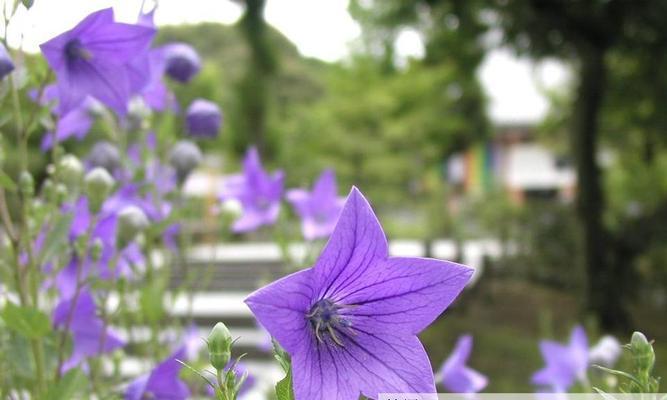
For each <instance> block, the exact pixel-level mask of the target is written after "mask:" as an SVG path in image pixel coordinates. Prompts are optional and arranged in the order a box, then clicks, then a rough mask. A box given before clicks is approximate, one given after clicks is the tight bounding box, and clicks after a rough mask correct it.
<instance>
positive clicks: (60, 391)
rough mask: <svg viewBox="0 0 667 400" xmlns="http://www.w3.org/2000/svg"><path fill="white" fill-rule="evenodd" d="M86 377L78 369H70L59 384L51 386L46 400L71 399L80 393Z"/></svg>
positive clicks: (84, 385)
mask: <svg viewBox="0 0 667 400" xmlns="http://www.w3.org/2000/svg"><path fill="white" fill-rule="evenodd" d="M87 382H88V379H87V378H86V375H85V374H84V373H83V372H82V371H81V370H80V369H79V368H76V369H71V370H69V371H67V373H66V374H65V375H63V377H62V378H61V379H60V382H58V384H56V385H55V386H52V387H51V388H50V389H49V391H48V392H47V394H46V398H47V400H60V399H73V398H75V395H76V394H78V393H81V392H82V391H83V390H84V389H85V388H86V385H87Z"/></svg>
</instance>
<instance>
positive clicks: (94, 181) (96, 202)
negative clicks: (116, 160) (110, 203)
mask: <svg viewBox="0 0 667 400" xmlns="http://www.w3.org/2000/svg"><path fill="white" fill-rule="evenodd" d="M115 183H116V182H115V181H114V179H113V178H112V177H111V175H109V172H107V170H106V169H104V168H102V167H96V168H93V169H92V170H91V171H90V172H88V173H87V174H86V177H85V178H84V184H85V191H86V195H87V196H88V201H89V202H90V208H91V210H92V211H93V212H94V213H97V212H98V211H99V210H100V208H101V207H102V203H104V200H106V198H107V196H108V195H109V193H110V192H111V189H112V188H113V186H114V185H115Z"/></svg>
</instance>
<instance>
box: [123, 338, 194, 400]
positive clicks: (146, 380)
mask: <svg viewBox="0 0 667 400" xmlns="http://www.w3.org/2000/svg"><path fill="white" fill-rule="evenodd" d="M184 359H185V350H184V349H180V350H178V351H177V352H175V353H174V354H172V355H171V356H169V357H168V358H167V359H166V360H164V361H162V362H161V363H160V364H158V365H157V366H156V367H155V369H153V370H152V371H151V372H150V373H149V374H146V375H142V376H140V377H138V378H137V379H135V380H134V381H132V383H130V385H129V386H128V387H127V390H126V391H125V399H126V400H142V399H170V400H181V399H183V400H185V399H187V398H188V397H189V396H190V389H188V386H187V385H186V384H185V382H183V381H182V380H181V379H180V378H179V375H180V373H181V368H183V365H181V364H180V363H179V362H178V361H176V360H184Z"/></svg>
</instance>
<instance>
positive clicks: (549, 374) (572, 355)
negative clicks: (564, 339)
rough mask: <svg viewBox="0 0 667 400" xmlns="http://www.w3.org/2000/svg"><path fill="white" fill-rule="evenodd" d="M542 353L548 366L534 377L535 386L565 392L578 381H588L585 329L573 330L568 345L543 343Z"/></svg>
mask: <svg viewBox="0 0 667 400" xmlns="http://www.w3.org/2000/svg"><path fill="white" fill-rule="evenodd" d="M540 352H541V353H542V357H543V358H544V363H545V364H546V365H545V367H544V368H542V369H541V370H539V371H537V372H536V373H535V374H534V375H533V378H532V382H533V384H535V385H538V386H541V387H548V388H550V389H551V390H553V391H554V392H565V391H567V390H568V389H569V388H570V387H571V386H572V385H574V384H575V383H576V382H577V381H585V380H586V370H587V369H588V338H587V337H586V331H584V328H583V327H581V326H576V327H575V328H574V329H573V330H572V334H571V335H570V342H569V343H567V344H561V343H558V342H554V341H551V340H543V341H541V342H540Z"/></svg>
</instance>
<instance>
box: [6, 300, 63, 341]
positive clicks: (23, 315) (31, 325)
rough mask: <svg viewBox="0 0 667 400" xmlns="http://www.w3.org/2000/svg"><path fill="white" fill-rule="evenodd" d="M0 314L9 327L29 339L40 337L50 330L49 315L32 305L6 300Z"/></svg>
mask: <svg viewBox="0 0 667 400" xmlns="http://www.w3.org/2000/svg"><path fill="white" fill-rule="evenodd" d="M1 316H2V319H4V320H5V323H6V324H7V327H8V328H9V329H11V330H13V331H15V332H16V333H18V334H19V335H21V336H24V337H26V338H29V339H37V338H40V337H42V336H45V335H46V334H48V333H49V331H51V322H50V321H49V317H48V316H47V315H46V314H44V313H43V312H41V311H39V310H37V309H35V308H32V307H25V306H17V305H14V304H13V303H10V302H8V303H7V305H6V306H5V309H4V310H3V311H2V314H1Z"/></svg>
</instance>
